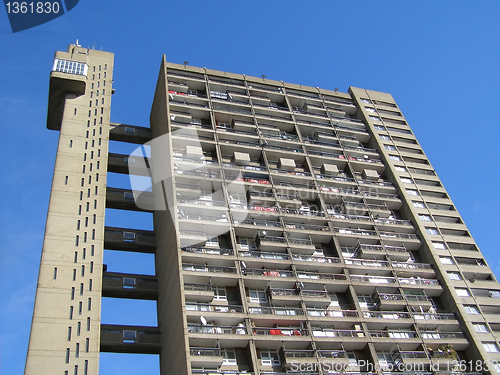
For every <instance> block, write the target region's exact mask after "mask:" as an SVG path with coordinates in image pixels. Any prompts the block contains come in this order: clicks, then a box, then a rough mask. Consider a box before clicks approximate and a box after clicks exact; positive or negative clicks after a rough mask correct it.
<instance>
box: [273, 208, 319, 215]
mask: <svg viewBox="0 0 500 375" xmlns="http://www.w3.org/2000/svg"><path fill="white" fill-rule="evenodd" d="M280 211H281V212H282V213H284V214H289V215H301V216H318V217H325V213H324V212H322V211H312V210H296V209H293V208H283V207H281V208H280Z"/></svg>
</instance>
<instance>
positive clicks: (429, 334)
mask: <svg viewBox="0 0 500 375" xmlns="http://www.w3.org/2000/svg"><path fill="white" fill-rule="evenodd" d="M420 336H422V338H423V339H428V340H443V339H465V338H466V337H465V334H464V333H462V332H436V331H420Z"/></svg>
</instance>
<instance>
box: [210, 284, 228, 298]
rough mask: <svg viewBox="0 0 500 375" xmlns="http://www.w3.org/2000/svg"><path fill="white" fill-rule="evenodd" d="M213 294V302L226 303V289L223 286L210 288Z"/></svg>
mask: <svg viewBox="0 0 500 375" xmlns="http://www.w3.org/2000/svg"><path fill="white" fill-rule="evenodd" d="M212 290H213V292H214V300H218V301H227V295H226V288H225V287H223V286H214V287H212Z"/></svg>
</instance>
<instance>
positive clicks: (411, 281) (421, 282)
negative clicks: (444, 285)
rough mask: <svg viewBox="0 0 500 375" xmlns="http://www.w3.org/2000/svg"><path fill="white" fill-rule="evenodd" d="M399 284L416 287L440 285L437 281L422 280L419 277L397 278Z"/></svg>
mask: <svg viewBox="0 0 500 375" xmlns="http://www.w3.org/2000/svg"><path fill="white" fill-rule="evenodd" d="M398 281H399V283H400V284H414V285H415V284H416V285H440V284H439V281H438V280H435V279H422V278H421V277H419V276H417V277H410V278H406V277H398Z"/></svg>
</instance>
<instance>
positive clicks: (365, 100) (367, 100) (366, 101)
mask: <svg viewBox="0 0 500 375" xmlns="http://www.w3.org/2000/svg"><path fill="white" fill-rule="evenodd" d="M361 101H362V102H363V103H368V104H372V101H371V100H370V99H365V98H361Z"/></svg>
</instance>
